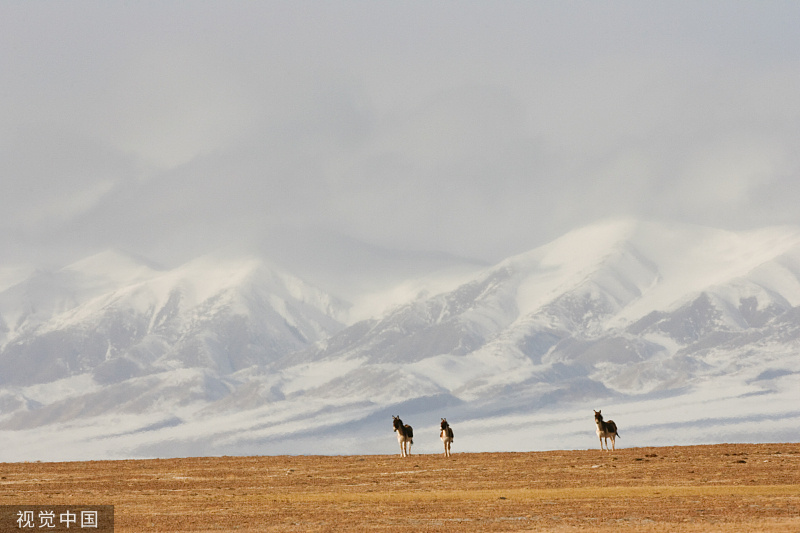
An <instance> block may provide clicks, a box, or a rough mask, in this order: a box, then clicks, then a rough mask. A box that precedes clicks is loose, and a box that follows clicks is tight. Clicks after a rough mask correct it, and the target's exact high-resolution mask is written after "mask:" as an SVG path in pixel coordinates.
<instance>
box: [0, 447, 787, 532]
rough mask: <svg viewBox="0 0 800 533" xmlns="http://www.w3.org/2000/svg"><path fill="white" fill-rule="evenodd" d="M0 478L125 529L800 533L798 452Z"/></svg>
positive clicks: (7, 493)
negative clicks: (97, 510)
mask: <svg viewBox="0 0 800 533" xmlns="http://www.w3.org/2000/svg"><path fill="white" fill-rule="evenodd" d="M387 438H391V435H389V436H388V437H387ZM456 444H457V441H456ZM454 450H455V447H454ZM0 478H1V479H0V504H2V505H64V504H67V505H72V504H74V505H101V504H103V505H108V504H111V505H114V506H115V524H116V527H115V531H123V532H128V531H130V532H150V531H170V532H173V531H175V532H178V531H245V532H255V531H373V530H374V531H448V532H457V531H581V530H591V531H593V532H606V531H614V532H627V531H670V532H682V531H686V532H700V531H703V532H705V531H725V532H734V531H736V532H740V531H765V532H771V531H789V532H795V533H798V532H800V444H797V443H788V444H787V443H784V444H724V445H710V446H686V447H659V448H631V449H618V450H617V451H616V452H601V451H600V450H599V449H595V450H576V451H547V452H528V453H463V454H459V453H454V454H453V456H452V457H451V458H445V457H443V456H442V455H412V456H410V457H406V458H401V457H400V456H399V454H398V455H378V456H259V457H199V458H183V459H155V460H130V461H90V462H64V463H38V462H37V463H0Z"/></svg>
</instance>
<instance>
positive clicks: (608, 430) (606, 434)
mask: <svg viewBox="0 0 800 533" xmlns="http://www.w3.org/2000/svg"><path fill="white" fill-rule="evenodd" d="M594 423H595V424H597V437H598V438H599V439H600V449H601V450H602V449H603V440H604V439H605V441H606V448H605V449H606V451H610V450H609V449H608V439H611V450H616V449H617V446H616V443H615V439H616V438H617V437H619V433H617V425H616V424H615V423H614V421H613V420H609V421H608V422H605V421H603V415H601V414H600V411H595V412H594Z"/></svg>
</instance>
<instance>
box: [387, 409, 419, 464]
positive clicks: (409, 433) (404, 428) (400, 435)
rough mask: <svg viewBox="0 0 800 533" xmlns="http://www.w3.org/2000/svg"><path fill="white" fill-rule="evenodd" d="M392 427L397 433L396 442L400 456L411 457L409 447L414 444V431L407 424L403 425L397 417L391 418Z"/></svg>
mask: <svg viewBox="0 0 800 533" xmlns="http://www.w3.org/2000/svg"><path fill="white" fill-rule="evenodd" d="M392 419H393V420H392V425H393V426H394V431H396V432H397V442H398V443H400V456H401V457H406V456H408V455H411V445H412V444H414V429H413V428H412V427H411V426H409V425H408V424H403V421H402V420H400V417H399V416H392Z"/></svg>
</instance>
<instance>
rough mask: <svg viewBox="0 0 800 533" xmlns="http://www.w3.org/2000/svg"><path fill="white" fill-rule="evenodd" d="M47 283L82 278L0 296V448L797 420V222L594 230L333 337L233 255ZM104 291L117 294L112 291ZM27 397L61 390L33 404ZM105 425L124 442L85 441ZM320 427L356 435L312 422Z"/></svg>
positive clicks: (151, 447) (363, 443) (344, 309)
mask: <svg viewBox="0 0 800 533" xmlns="http://www.w3.org/2000/svg"><path fill="white" fill-rule="evenodd" d="M104 264H106V265H115V267H114V269H113V272H112V273H111V274H104V273H103V268H102V267H103V265H104ZM120 265H121V266H120ZM60 272H61V273H62V274H63V273H72V274H74V273H76V272H77V273H82V275H83V276H84V277H83V278H82V277H81V276H78V278H77V279H84V278H85V279H89V281H90V282H89V283H84V284H81V283H76V284H75V285H74V286H72V289H76V288H77V289H80V290H72V292H70V291H69V290H66V289H64V290H62V291H53V292H52V294H54V295H55V296H54V297H53V298H54V302H55V303H53V302H50V303H49V305H45V306H43V307H40V308H39V310H38V311H35V312H33V313H32V314H29V315H25V314H24V313H21V312H18V314H17V315H11V314H8V310H9V309H11V310H13V309H14V307H13V304H15V303H17V304H18V303H19V301H18V299H19V295H20V294H21V293H24V291H22V292H20V285H18V286H14V287H11V288H9V289H6V290H5V291H2V292H0V319H3V320H4V319H5V317H6V316H16V322H14V327H13V328H8V327H7V328H6V329H5V332H4V333H3V336H2V339H3V341H2V343H0V376H2V377H0V409H2V411H0V433H3V432H4V431H9V432H12V431H13V432H14V435H15V436H16V437H17V438H20V436H21V435H27V436H28V437H30V438H34V437H35V436H36V435H39V434H40V433H41V432H42V431H51V430H53V428H56V427H60V426H64V425H71V427H78V428H82V430H80V431H78V430H73V431H72V433H71V435H72V437H69V438H67V437H65V438H67V440H68V441H69V442H73V441H76V442H83V443H84V444H85V441H86V439H88V440H90V441H92V442H93V443H95V445H96V446H97V447H98V448H97V449H98V450H99V451H98V453H106V454H108V453H121V454H122V455H123V456H127V455H131V456H136V455H137V454H147V453H154V452H155V451H158V450H162V451H163V453H167V454H178V455H181V454H185V453H192V450H197V449H199V448H198V446H201V445H200V442H201V441H202V442H203V444H202V446H201V448H202V449H203V450H206V451H209V450H210V451H211V452H214V453H228V452H231V453H233V452H235V451H236V450H245V451H248V450H249V451H252V450H253V449H260V448H261V447H267V448H270V449H273V450H275V449H292V442H295V443H298V442H306V443H308V441H307V437H308V435H320V436H323V435H327V437H330V438H332V439H333V440H332V441H331V442H337V443H339V444H338V445H339V446H342V447H343V449H347V450H362V451H363V450H372V451H374V450H376V449H380V445H379V444H377V442H378V441H377V440H375V438H374V437H370V436H369V435H370V434H371V433H370V429H369V425H370V424H371V422H370V421H372V420H374V419H375V416H377V415H378V413H385V412H387V410H389V409H393V410H394V413H395V414H396V413H397V412H399V411H400V410H401V409H408V410H410V414H412V415H413V414H416V415H419V416H423V415H425V414H426V413H427V414H428V415H430V416H432V417H435V416H436V415H435V413H436V412H439V411H443V410H447V411H448V412H449V413H451V414H450V415H448V420H451V419H452V418H454V416H453V415H455V418H457V417H463V418H464V419H466V420H467V421H468V422H469V423H470V424H472V425H473V426H474V427H476V428H478V433H477V434H476V436H474V437H473V441H472V442H473V444H472V445H473V446H476V447H477V446H478V443H479V442H485V434H486V432H490V431H492V430H491V428H492V427H493V422H492V420H494V419H496V417H497V416H500V417H501V418H502V417H504V416H506V417H508V416H510V417H523V418H525V419H527V420H536V419H537V417H540V416H544V413H545V412H549V411H551V410H553V409H555V410H557V411H558V410H561V411H563V412H564V413H565V422H564V423H563V424H560V425H559V426H558V427H559V428H561V429H559V431H562V430H563V435H562V436H563V438H564V439H566V441H567V442H575V441H576V439H577V438H578V437H577V436H576V435H577V434H579V432H578V433H576V432H575V431H573V430H571V429H569V428H571V427H572V426H571V424H572V422H569V421H570V420H573V419H574V415H573V413H574V409H576V408H578V407H577V406H580V405H585V404H586V403H587V402H611V404H612V405H617V406H619V408H620V409H627V410H628V411H629V412H630V413H633V414H631V416H632V417H634V418H633V420H635V423H637V424H639V425H640V426H641V428H642V431H643V432H644V433H646V431H649V430H646V428H648V427H651V426H652V424H650V425H648V424H646V423H645V422H644V414H642V413H641V412H640V407H639V406H640V405H644V404H648V402H650V403H653V402H655V403H654V405H656V404H657V405H658V408H657V411H659V412H662V413H667V412H670V413H671V412H673V410H674V409H675V407H674V405H672V404H671V403H670V401H671V400H670V398H673V399H674V398H679V397H680V398H687V399H689V398H701V399H702V400H697V401H698V405H702V406H703V409H706V410H708V411H709V412H713V414H714V415H719V413H718V412H717V411H718V410H719V409H722V407H721V405H722V404H721V403H720V402H721V398H726V399H727V402H728V404H729V405H732V406H737V407H741V408H744V407H745V405H746V404H747V402H748V401H749V402H750V403H751V404H753V403H754V402H755V403H756V404H760V405H762V409H763V411H764V414H765V416H766V417H767V418H769V419H770V420H773V421H775V420H777V421H778V422H773V423H772V426H774V427H773V429H772V433H769V434H778V433H780V432H784V433H785V432H786V431H788V428H790V427H792V426H791V425H792V424H795V423H796V421H797V418H798V416H800V415H798V413H797V412H796V410H792V409H789V408H788V407H787V406H788V405H789V404H791V400H792V398H793V397H794V398H795V399H796V390H797V387H796V385H797V384H798V377H800V362H799V361H798V358H797V356H796V354H797V352H798V350H800V308H799V307H798V304H800V230H798V229H797V228H791V227H783V228H766V229H763V230H757V231H752V232H729V231H722V230H714V229H709V228H698V227H691V226H675V225H666V224H658V223H652V222H641V221H635V220H630V219H622V220H611V221H601V222H599V223H596V224H593V225H590V226H586V227H584V228H580V229H578V230H575V231H573V232H570V233H568V234H566V235H565V236H563V237H562V238H560V239H557V240H555V241H553V242H551V243H548V244H545V245H543V246H540V247H538V248H535V249H533V250H530V251H528V252H525V253H522V254H518V255H515V256H512V257H509V258H507V259H505V260H503V261H500V262H498V263H497V264H495V265H493V266H489V267H485V268H482V269H480V270H478V271H477V272H476V273H475V274H473V275H472V276H469V277H467V278H466V281H464V277H463V273H462V274H460V275H459V276H461V277H459V278H458V279H453V280H451V281H449V282H445V283H440V284H439V286H440V287H447V286H448V285H449V286H450V287H451V288H447V289H446V290H443V291H442V292H438V293H433V294H431V293H425V292H414V291H411V292H408V293H407V294H408V298H407V300H406V301H404V302H402V303H400V304H398V305H393V306H390V307H388V308H385V311H383V312H381V313H379V314H377V315H374V316H371V317H369V318H366V319H364V320H357V321H355V322H353V323H348V322H347V320H346V317H347V316H348V309H349V308H350V307H349V306H351V305H352V303H351V302H346V301H342V300H340V299H338V298H337V297H334V296H332V295H330V294H327V293H325V292H324V291H321V290H319V289H316V288H314V287H313V285H312V284H310V283H308V282H305V281H303V280H300V279H299V278H297V277H294V276H292V275H290V274H287V273H285V272H282V271H281V270H280V269H278V268H275V267H273V266H271V265H270V264H269V263H268V262H266V261H263V260H260V259H257V258H252V257H251V258H246V259H235V260H231V259H229V258H223V259H220V258H218V257H213V256H206V257H203V258H198V259H196V260H194V261H190V262H189V263H187V264H185V265H183V266H181V267H178V268H176V269H172V270H153V269H151V268H150V267H149V266H147V265H138V264H137V263H136V261H131V260H130V258H127V257H122V258H120V257H119V256H117V255H115V254H113V253H111V254H108V255H103V254H100V255H98V256H95V257H93V258H89V259H87V260H85V261H82V262H78V263H76V264H75V265H72V266H70V267H68V268H66V269H65V270H63V271H60ZM87 272H94V273H95V274H97V276H96V277H92V276H88V275H87V274H86V273H87ZM97 278H101V280H100V281H97ZM58 279H60V278H59V277H58V275H56V276H55V277H52V276H51V277H50V278H47V280H48V282H49V283H51V284H52V283H54V282H53V280H58ZM66 279H67V281H68V282H70V283H75V279H76V278H75V277H74V276H73V277H70V276H66ZM85 279H84V281H85ZM109 279H117V280H120V281H119V283H118V284H117V286H115V288H113V290H111V289H109V287H110V285H109V283H110V282H109V281H108V280H109ZM91 280H94V282H91ZM103 280H105V281H103ZM445 281H446V280H445ZM103 283H105V285H103ZM111 285H114V284H113V283H111ZM413 285H414V284H413V283H411V284H410V285H409V286H413ZM56 286H57V285H56ZM46 287H48V286H47V285H46ZM34 288H35V287H34ZM68 288H69V287H68ZM92 291H95V292H92ZM384 292H389V289H387V291H384ZM29 293H30V294H34V293H36V291H29ZM65 294H67V295H68V296H70V297H71V298H72V300H70V299H69V298H66V297H65V296H64V295H65ZM81 298H83V300H81ZM42 301H43V302H45V303H47V302H46V298H44V299H42ZM69 303H72V304H73V307H72V308H71V309H64V307H68V305H69ZM56 304H57V305H56ZM380 307H381V306H379V305H376V306H375V308H376V309H377V308H380ZM42 309H44V310H42ZM47 313H51V314H50V315H48V314H47ZM26 317H27V318H26ZM48 317H49V318H48ZM82 376H83V377H82ZM70 379H71V380H74V383H75V385H69V383H70V382H69V380H70ZM81 380H82V381H81ZM48 383H61V385H59V386H60V387H61V388H62V389H63V391H62V392H61V393H59V394H54V395H53V397H52V399H50V398H48V395H47V394H46V393H44V392H43V391H44V390H45V388H46V386H47V384H48ZM70 387H72V388H70ZM81 389H82V390H81ZM737 391H739V392H737ZM748 398H749V400H748ZM754 398H756V399H757V401H756V400H754ZM659 402H661V403H659ZM747 408H748V409H750V408H751V406H750V405H749V404H748V405H747ZM700 410H701V411H702V409H700ZM605 412H606V411H604V413H605ZM334 413H335V416H334ZM686 414H687V416H689V418H690V420H694V422H691V423H689V427H690V428H691V432H690V433H692V434H693V435H694V438H695V439H704V438H705V439H707V438H708V437H704V435H706V433H707V431H709V427H710V426H713V428H715V429H714V430H715V431H719V432H721V433H720V434H719V435H718V436H717V437H715V438H727V437H725V435H728V436H730V435H732V434H735V432H734V430H733V429H731V428H736V427H738V426H737V423H736V421H735V417H733V416H732V415H728V414H725V415H720V416H713V417H712V416H708V417H705V418H703V417H701V416H699V415H695V414H694V413H686ZM109 416H111V417H112V418H114V417H117V418H119V417H121V418H122V419H125V420H126V424H128V425H129V426H131V427H132V428H133V429H131V430H130V431H128V432H127V433H125V436H119V432H112V431H110V430H103V428H102V424H101V423H100V421H101V420H105V419H106V418H107V417H109ZM331 416H333V417H334V418H335V419H336V420H339V421H340V423H344V424H345V425H346V426H347V427H349V428H351V430H352V431H354V432H355V433H356V434H358V435H361V438H360V439H356V441H355V442H354V439H355V437H352V436H351V437H347V436H346V435H345V434H343V433H341V431H343V430H338V429H337V427H338V425H337V424H331V423H329V422H322V421H324V420H329V419H330V417H331ZM636 417H639V418H636ZM770 417H771V418H770ZM704 419H708V420H710V419H721V420H723V421H724V422H719V423H714V424H711V423H707V422H703V420H704ZM137 420H139V422H138V423H137V422H136V421H137ZM137 424H138V426H137ZM309 425H310V426H311V427H312V428H313V427H315V426H317V427H318V429H316V430H314V429H309ZM726 425H727V426H730V427H728V428H727V429H725V426H726ZM137 428H138V429H137ZM776 428H777V429H776ZM762 429H763V428H762ZM732 432H733V433H732ZM523 434H524V429H519V430H517V431H516V432H515V433H513V435H512V438H510V440H509V442H516V443H518V444H517V445H523V444H522V443H524V442H526V441H525V440H524V439H523V437H522V435H523ZM781 434H783V433H781ZM86 435H99V436H95V437H91V438H89V437H87V436H86ZM103 435H105V437H102V436H103ZM109 435H117V436H114V437H112V436H109ZM103 438H109V439H111V440H112V441H115V442H116V441H118V442H119V443H120V444H119V445H120V447H121V448H122V449H123V450H124V451H123V452H109V451H108V450H104V449H102V447H101V442H100V441H102V439H103ZM70 439H72V440H70ZM293 439H294V440H293ZM462 442H466V443H467V445H468V446H469V445H470V440H469V437H468V438H467V439H465V440H462ZM306 445H307V444H306ZM540 445H541V444H540ZM298 446H299V445H298ZM281 447H284V448H281ZM90 448H91V447H90ZM68 449H69V448H68ZM475 449H477V448H475ZM18 453H20V454H23V455H24V451H22V450H20V451H19V452H18ZM42 453H45V452H42Z"/></svg>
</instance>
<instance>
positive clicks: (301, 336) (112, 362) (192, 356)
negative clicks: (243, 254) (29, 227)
mask: <svg viewBox="0 0 800 533" xmlns="http://www.w3.org/2000/svg"><path fill="white" fill-rule="evenodd" d="M20 309H21V310H22V311H19V310H20ZM0 310H2V315H0V317H1V318H2V319H3V320H4V322H5V323H6V324H9V323H11V324H12V327H7V328H5V332H4V335H3V337H2V340H3V343H2V345H0V346H2V352H0V372H1V373H0V382H1V383H5V384H10V385H14V384H34V383H46V382H48V381H52V380H55V379H60V378H64V377H67V376H70V375H77V374H81V373H85V372H89V373H93V374H94V376H95V378H96V379H98V380H100V381H101V382H105V383H115V382H119V381H122V380H125V379H128V378H131V377H134V376H138V375H143V374H149V373H153V372H156V371H159V370H165V369H172V368H178V367H200V368H208V369H211V370H213V371H214V372H216V373H218V374H220V375H225V374H227V373H230V372H233V371H236V370H238V369H241V368H244V367H246V366H250V365H254V364H260V363H264V362H265V361H266V360H268V359H270V358H272V357H277V356H280V355H283V354H284V353H286V352H289V351H293V350H297V349H300V348H302V347H304V346H306V345H308V344H309V343H311V342H315V341H317V340H319V339H321V338H325V337H327V336H328V335H329V334H330V333H332V332H334V331H337V330H338V329H341V327H342V324H341V323H340V322H339V321H338V319H337V316H338V315H340V314H343V313H344V312H345V311H346V306H345V305H344V304H342V303H340V302H338V301H337V300H335V299H334V298H332V297H330V296H328V295H326V294H324V293H322V292H321V291H319V290H317V289H314V288H313V287H310V286H309V285H307V284H305V283H304V282H302V281H300V280H298V279H296V278H294V277H292V276H289V275H287V274H284V273H280V272H279V271H277V270H275V269H274V268H270V267H267V266H266V265H265V264H264V263H263V262H261V261H258V260H254V259H247V260H226V261H222V260H219V259H216V258H213V257H204V258H200V259H198V260H195V261H192V262H190V263H188V264H186V265H183V266H182V267H179V268H177V269H174V270H170V271H158V270H153V269H151V268H150V267H148V266H146V265H143V264H141V263H136V262H134V261H132V260H131V259H130V258H126V257H122V256H120V255H119V254H101V255H99V256H95V257H92V258H89V259H88V260H84V261H80V262H78V263H76V264H73V265H70V266H68V267H66V268H64V269H62V270H60V271H57V272H53V273H47V272H42V273H38V274H37V275H35V276H33V277H32V278H30V279H29V280H27V281H26V282H24V283H21V284H19V285H17V286H14V287H12V288H10V289H8V290H6V291H4V292H3V293H0ZM6 317H8V318H6ZM9 319H10V320H9Z"/></svg>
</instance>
